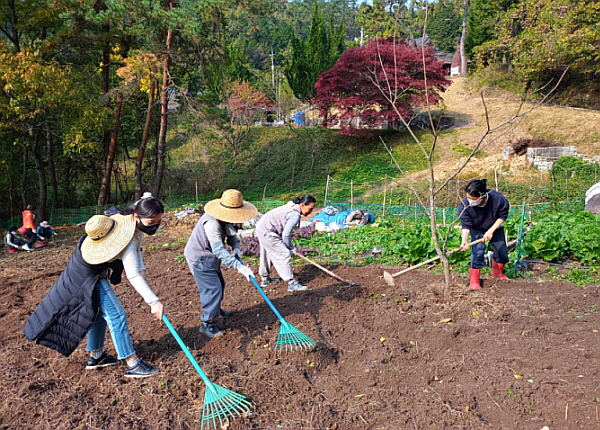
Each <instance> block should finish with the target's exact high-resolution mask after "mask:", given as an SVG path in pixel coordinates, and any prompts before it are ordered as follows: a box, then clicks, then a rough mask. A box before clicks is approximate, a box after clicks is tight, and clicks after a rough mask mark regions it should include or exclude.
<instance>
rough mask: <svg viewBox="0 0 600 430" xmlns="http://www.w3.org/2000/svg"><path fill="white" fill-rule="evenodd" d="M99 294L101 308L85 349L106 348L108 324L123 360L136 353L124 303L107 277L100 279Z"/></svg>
mask: <svg viewBox="0 0 600 430" xmlns="http://www.w3.org/2000/svg"><path fill="white" fill-rule="evenodd" d="M98 294H99V296H100V309H99V311H98V316H97V317H96V321H95V322H94V324H93V325H92V327H91V328H90V330H89V331H88V342H87V347H86V348H85V349H86V350H87V351H98V350H101V349H104V338H105V337H106V326H107V325H108V329H109V330H110V335H111V337H112V341H113V343H114V345H115V349H116V350H117V356H118V358H119V359H120V360H122V359H124V358H127V357H129V356H130V355H132V354H135V350H134V349H133V344H132V343H131V336H130V335H129V326H128V325H127V314H125V309H124V308H123V305H122V304H121V302H120V301H119V298H118V297H117V295H116V294H115V292H114V290H113V289H112V287H111V286H110V284H109V283H108V281H107V280H106V279H100V280H98Z"/></svg>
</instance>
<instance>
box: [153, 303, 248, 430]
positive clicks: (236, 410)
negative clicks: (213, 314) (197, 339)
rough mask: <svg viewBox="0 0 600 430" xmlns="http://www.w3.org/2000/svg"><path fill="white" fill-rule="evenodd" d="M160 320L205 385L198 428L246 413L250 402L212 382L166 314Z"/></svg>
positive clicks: (218, 425) (218, 426) (224, 421)
mask: <svg viewBox="0 0 600 430" xmlns="http://www.w3.org/2000/svg"><path fill="white" fill-rule="evenodd" d="M162 320H163V322H164V323H165V325H166V326H167V327H168V329H169V331H170V332H171V334H172V335H173V337H174V338H175V340H176V341H177V343H178V344H179V346H180V347H181V349H182V350H183V352H184V353H185V355H186V356H187V358H188V359H189V360H190V362H191V363H192V365H193V366H194V368H195V369H196V371H197V372H198V374H199V375H200V378H202V381H204V385H205V386H206V388H205V389H204V405H203V406H202V424H201V425H200V428H201V429H202V430H203V429H211V428H214V429H219V428H221V427H222V426H223V425H224V424H225V423H227V422H229V418H230V417H231V418H232V419H233V418H235V417H237V416H238V415H242V414H245V413H248V412H249V411H250V409H251V408H252V404H251V403H250V402H249V401H247V400H246V398H245V397H244V396H242V395H241V394H238V393H236V392H234V391H230V390H228V389H227V388H223V387H221V386H220V385H217V384H213V383H212V382H211V381H210V380H209V379H208V376H206V374H205V373H204V371H203V370H202V368H201V367H200V365H199V364H198V362H197V361H196V359H195V358H194V356H193V355H192V353H191V352H190V350H189V349H188V347H187V346H186V345H185V343H183V340H181V338H180V337H179V334H177V332H176V331H175V328H174V327H173V326H172V325H171V322H170V321H169V320H168V319H167V316H166V315H164V314H163V317H162Z"/></svg>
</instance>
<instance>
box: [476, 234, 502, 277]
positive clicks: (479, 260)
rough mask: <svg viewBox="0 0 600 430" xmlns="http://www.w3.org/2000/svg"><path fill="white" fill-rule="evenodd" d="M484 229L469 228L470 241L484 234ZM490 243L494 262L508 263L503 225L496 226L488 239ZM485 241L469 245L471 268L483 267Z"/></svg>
mask: <svg viewBox="0 0 600 430" xmlns="http://www.w3.org/2000/svg"><path fill="white" fill-rule="evenodd" d="M484 233H485V231H484V230H477V229H474V228H472V229H471V242H473V241H474V240H478V239H481V238H482V237H483V235H484ZM490 243H491V244H492V257H493V258H494V261H495V262H496V263H503V264H505V263H508V249H507V248H506V238H505V237H504V227H500V228H498V229H497V230H496V231H495V232H494V234H493V236H492V240H491V241H490ZM485 247H486V243H485V242H481V243H476V244H475V245H473V246H472V247H471V268H473V269H483V268H484V267H485V261H484V259H483V254H485Z"/></svg>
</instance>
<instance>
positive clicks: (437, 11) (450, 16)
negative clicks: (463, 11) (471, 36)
mask: <svg viewBox="0 0 600 430" xmlns="http://www.w3.org/2000/svg"><path fill="white" fill-rule="evenodd" d="M432 9H433V12H432V14H431V16H430V18H429V20H428V24H427V34H428V35H429V37H430V38H431V41H432V42H433V46H434V47H435V48H436V49H439V50H440V51H443V52H447V53H450V54H452V53H454V51H456V45H457V42H458V39H459V37H460V34H461V23H462V19H461V16H460V15H459V14H458V13H457V12H458V11H457V8H456V7H455V5H454V3H453V2H451V1H441V2H438V3H434V4H433V7H432Z"/></svg>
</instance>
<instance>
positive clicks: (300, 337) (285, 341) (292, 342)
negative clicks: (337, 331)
mask: <svg viewBox="0 0 600 430" xmlns="http://www.w3.org/2000/svg"><path fill="white" fill-rule="evenodd" d="M238 261H239V262H240V263H242V260H240V259H239V258H238ZM242 264H244V263H242ZM250 280H251V281H252V283H253V284H254V286H255V287H256V289H257V290H258V292H259V293H260V295H261V296H263V299H265V302H267V305H269V307H270V308H271V310H272V311H273V312H274V313H275V315H276V316H277V318H278V319H279V324H281V326H280V327H279V334H278V335H277V343H276V344H275V351H277V348H279V350H280V351H281V350H285V351H286V352H287V351H294V350H306V351H312V350H314V349H316V348H317V342H315V341H314V340H312V339H311V338H310V337H308V336H307V335H305V334H304V333H302V332H301V331H300V330H298V329H297V328H296V327H294V326H293V325H291V324H290V323H289V322H287V321H286V320H285V318H283V316H281V314H280V313H279V311H278V310H277V308H275V305H274V304H273V302H271V299H269V297H268V296H267V295H266V294H265V292H264V291H263V289H262V288H260V285H258V282H256V279H254V276H250Z"/></svg>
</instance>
